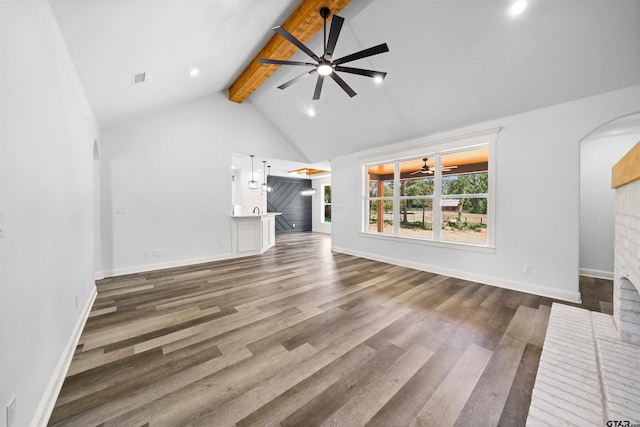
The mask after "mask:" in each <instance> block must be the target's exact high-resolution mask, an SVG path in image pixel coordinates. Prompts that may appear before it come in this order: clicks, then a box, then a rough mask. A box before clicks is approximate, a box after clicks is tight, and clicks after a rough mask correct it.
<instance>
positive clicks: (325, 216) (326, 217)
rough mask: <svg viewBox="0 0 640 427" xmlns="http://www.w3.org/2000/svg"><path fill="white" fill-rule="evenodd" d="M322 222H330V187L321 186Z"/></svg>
mask: <svg viewBox="0 0 640 427" xmlns="http://www.w3.org/2000/svg"><path fill="white" fill-rule="evenodd" d="M322 222H327V223H329V222H331V186H330V185H324V186H322Z"/></svg>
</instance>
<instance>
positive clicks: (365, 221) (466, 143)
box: [358, 128, 501, 253]
mask: <svg viewBox="0 0 640 427" xmlns="http://www.w3.org/2000/svg"><path fill="white" fill-rule="evenodd" d="M500 130H501V128H493V129H487V130H484V131H480V132H474V133H471V134H467V135H461V136H459V137H453V138H447V139H442V140H436V141H425V142H424V143H423V144H420V145H414V146H411V147H406V148H398V149H397V150H386V151H384V152H378V153H373V154H368V155H366V156H360V157H358V160H360V162H361V167H362V178H363V179H362V183H363V187H362V190H363V191H362V193H361V194H362V197H363V199H362V202H361V203H360V206H361V208H362V210H363V215H362V216H361V218H362V225H361V228H360V235H361V236H364V237H368V238H374V239H383V240H392V241H398V242H407V243H414V244H421V245H426V246H437V247H446V248H455V249H465V250H471V251H477V252H489V253H494V252H495V231H496V227H495V225H496V208H495V203H496V200H495V199H496V145H497V141H498V133H499V132H500ZM481 145H486V146H487V147H488V150H489V162H488V172H489V192H488V193H487V194H473V195H467V194H465V195H464V196H465V198H471V197H474V198H475V197H486V198H487V244H486V245H476V244H472V243H461V242H448V241H443V240H441V239H442V215H433V225H432V229H433V238H432V239H426V238H416V237H408V236H400V233H399V229H400V209H399V206H400V200H402V199H404V198H406V196H403V197H400V195H399V191H394V197H380V198H377V197H376V198H374V199H375V200H393V234H385V233H373V232H370V231H368V226H369V208H368V206H366V205H367V201H368V200H370V198H369V197H368V196H369V180H368V173H367V165H370V164H375V163H394V188H395V189H398V188H400V174H398V173H396V172H397V171H398V169H399V167H400V162H401V161H402V160H405V159H414V158H417V157H421V156H426V157H434V159H435V164H436V167H435V173H434V194H433V196H418V197H412V198H422V197H424V198H432V199H433V206H434V207H435V206H436V205H437V206H440V205H441V200H442V199H446V198H455V197H460V195H441V191H442V173H441V167H440V166H441V161H442V160H441V155H442V154H447V153H449V152H456V151H463V150H465V149H470V148H473V147H476V146H481ZM365 189H366V190H365ZM365 206H366V207H365Z"/></svg>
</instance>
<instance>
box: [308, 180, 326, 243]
mask: <svg viewBox="0 0 640 427" xmlns="http://www.w3.org/2000/svg"><path fill="white" fill-rule="evenodd" d="M323 185H331V175H329V176H323V177H319V178H313V179H312V180H311V187H312V188H315V189H317V190H318V193H317V194H316V195H315V196H313V198H312V200H311V208H312V209H313V213H312V214H311V219H312V224H311V225H312V230H313V231H314V232H316V233H327V234H331V223H330V222H329V223H327V222H322V218H323V217H324V211H323V208H322V202H323V200H324V193H323V192H322V186H323Z"/></svg>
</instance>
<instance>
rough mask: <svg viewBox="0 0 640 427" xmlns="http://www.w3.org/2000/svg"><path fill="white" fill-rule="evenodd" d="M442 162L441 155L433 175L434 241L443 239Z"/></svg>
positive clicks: (437, 157)
mask: <svg viewBox="0 0 640 427" xmlns="http://www.w3.org/2000/svg"><path fill="white" fill-rule="evenodd" d="M441 193H442V162H441V158H440V154H436V157H435V171H434V173H433V240H441V239H442V206H441V199H442V196H441Z"/></svg>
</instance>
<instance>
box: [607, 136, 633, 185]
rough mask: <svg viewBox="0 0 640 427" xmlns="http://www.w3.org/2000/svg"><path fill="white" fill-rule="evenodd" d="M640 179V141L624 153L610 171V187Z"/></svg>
mask: <svg viewBox="0 0 640 427" xmlns="http://www.w3.org/2000/svg"><path fill="white" fill-rule="evenodd" d="M637 179H640V141H639V142H638V143H637V144H636V145H635V146H634V147H633V148H632V149H631V150H629V152H628V153H627V154H625V155H624V157H623V158H622V159H620V161H618V163H616V164H615V165H614V166H613V169H612V171H611V188H618V187H622V186H623V185H626V184H629V183H630V182H633V181H635V180H637Z"/></svg>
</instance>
